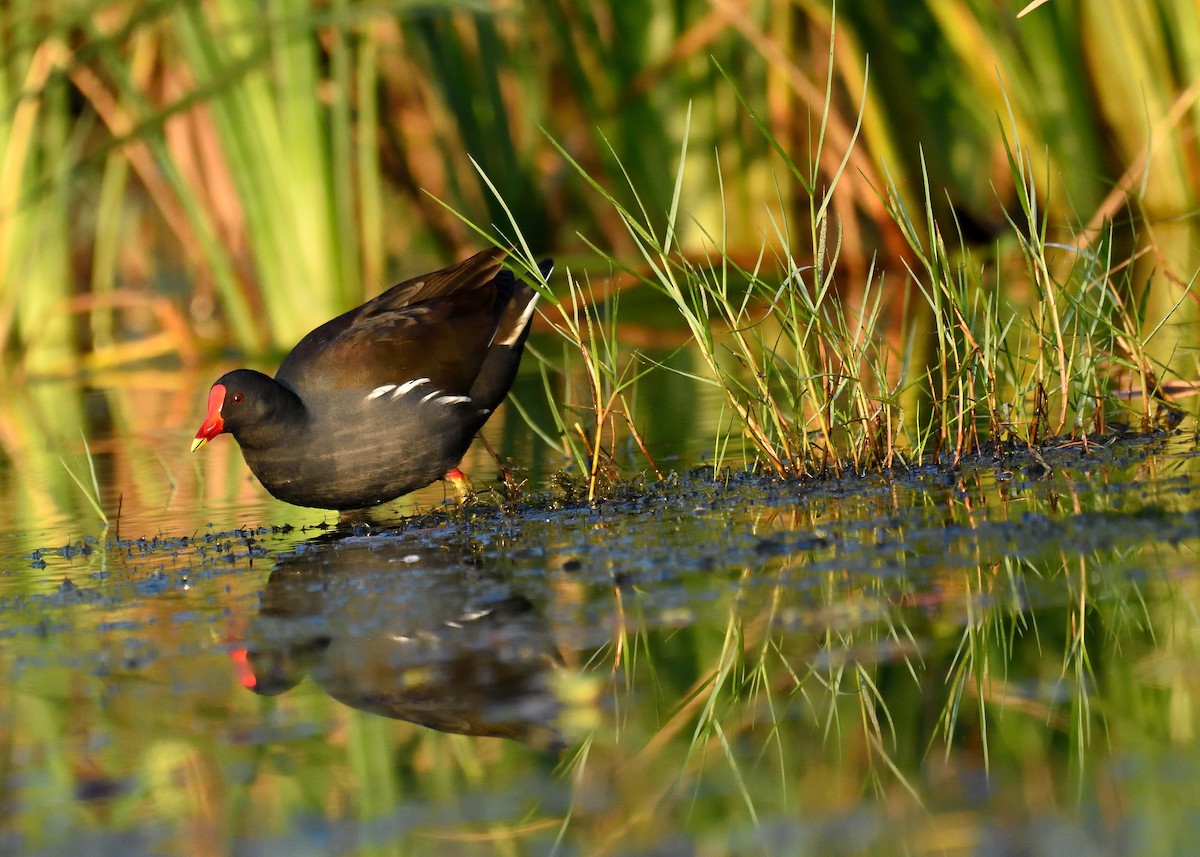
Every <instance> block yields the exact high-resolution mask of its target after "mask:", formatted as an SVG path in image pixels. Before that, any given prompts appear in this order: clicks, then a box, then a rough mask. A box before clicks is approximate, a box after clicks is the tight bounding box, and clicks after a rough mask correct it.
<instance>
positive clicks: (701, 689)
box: [0, 376, 1200, 855]
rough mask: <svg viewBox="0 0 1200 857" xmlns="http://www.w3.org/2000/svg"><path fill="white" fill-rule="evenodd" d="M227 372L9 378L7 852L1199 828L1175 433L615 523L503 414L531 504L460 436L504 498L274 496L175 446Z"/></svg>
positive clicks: (416, 850)
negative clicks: (208, 381)
mask: <svg viewBox="0 0 1200 857" xmlns="http://www.w3.org/2000/svg"><path fill="white" fill-rule="evenodd" d="M201 388H202V385H201V383H200V382H199V381H193V380H191V379H182V380H180V379H169V378H162V379H157V378H156V377H154V376H147V377H142V378H138V379H136V380H133V381H127V382H125V383H123V384H121V385H114V386H111V387H108V388H106V389H105V390H104V391H102V392H99V393H97V392H96V391H92V392H90V393H89V392H86V391H85V392H80V391H78V390H76V389H75V388H73V387H71V386H70V385H65V384H64V385H43V386H40V387H37V388H36V389H35V388H32V387H31V388H30V389H28V390H26V391H25V392H16V391H14V390H13V389H8V390H6V391H5V393H4V394H3V395H5V396H8V397H13V396H23V397H24V398H23V399H21V400H20V401H15V402H14V401H12V400H11V398H10V400H9V401H8V402H6V403H4V404H5V405H6V407H5V408H4V409H3V410H0V412H2V413H4V414H5V415H6V416H5V417H4V418H3V419H4V420H5V422H4V423H3V425H2V426H0V428H3V430H4V432H5V434H4V437H5V439H6V446H5V451H6V454H7V457H6V459H5V460H4V461H3V463H2V464H0V488H2V490H3V497H4V503H5V505H4V509H3V516H4V517H3V520H2V522H0V668H2V669H3V675H4V681H3V684H2V685H0V687H2V690H0V717H2V718H3V721H2V726H0V765H2V766H3V770H2V771H0V789H2V791H0V807H2V809H3V812H2V816H0V853H4V854H10V853H11V854H32V855H58V854H71V855H79V854H98V855H110V854H111V855H139V854H188V855H213V854H246V855H309V854H311V855H360V854H361V855H408V854H418V855H425V854H430V855H443V854H445V855H458V854H480V855H490V854H502V855H509V854H512V855H517V854H520V855H525V854H530V855H540V854H551V853H557V854H564V855H572V854H579V855H599V854H614V855H641V854H656V855H659V854H706V855H709V854H711V855H725V854H730V855H732V854H738V855H741V854H768V855H776V854H796V855H808V854H812V855H826V854H880V855H890V854H989V855H990V854H996V855H1002V854H1068V853H1070V854H1138V855H1157V854H1163V855H1166V854H1185V853H1191V848H1192V845H1193V843H1194V842H1195V841H1196V838H1197V835H1198V834H1200V786H1198V785H1197V784H1200V737H1198V730H1200V682H1198V681H1197V676H1198V675H1200V669H1198V663H1200V662H1198V660H1197V655H1198V654H1200V652H1198V648H1200V611H1198V609H1197V608H1198V607H1200V604H1198V595H1200V587H1198V579H1200V578H1198V574H1197V572H1198V570H1200V561H1198V559H1197V549H1198V548H1200V450H1198V447H1197V443H1196V439H1195V437H1194V436H1193V434H1192V433H1191V429H1190V428H1188V429H1187V430H1186V432H1185V433H1182V434H1177V435H1173V436H1170V437H1166V436H1162V437H1155V438H1151V439H1149V440H1144V439H1143V440H1132V439H1125V440H1120V441H1115V442H1112V443H1110V444H1107V445H1105V444H1098V445H1091V446H1086V447H1085V446H1082V445H1066V446H1064V447H1063V448H1061V449H1053V450H1048V451H1047V452H1046V454H1045V459H1046V461H1047V462H1048V463H1049V464H1050V466H1051V470H1050V472H1048V473H1047V472H1045V470H1044V469H1043V468H1041V467H1040V466H1031V463H1030V462H1029V461H1028V460H1027V459H1026V458H1024V457H1023V456H1021V455H1020V454H1016V455H1012V456H1009V457H994V458H991V457H990V458H985V459H980V460H976V461H972V462H969V463H967V464H966V465H965V466H963V467H961V468H957V469H953V470H949V469H935V468H927V469H921V470H915V471H912V472H908V473H904V474H899V475H897V476H896V477H895V478H892V479H884V478H880V477H863V478H851V479H845V480H840V481H837V482H811V483H788V482H778V481H772V480H767V479H759V478H755V477H751V476H746V475H744V474H742V475H738V474H729V473H723V472H720V471H718V472H716V473H714V472H712V471H711V470H707V471H704V470H702V471H697V472H693V473H690V474H686V475H681V476H672V477H670V478H669V479H668V481H667V483H666V484H656V483H648V484H646V485H644V486H641V487H640V488H638V489H636V490H632V489H631V490H629V491H627V492H622V493H621V494H620V495H619V496H618V497H616V498H613V499H610V500H608V501H606V502H605V503H603V504H600V505H599V506H597V507H595V508H589V507H586V506H584V505H581V504H579V503H577V502H568V501H566V500H565V499H564V495H563V492H562V491H561V490H560V489H556V488H554V487H552V483H551V482H549V481H547V478H546V477H547V475H548V474H549V472H550V471H551V470H552V469H553V467H554V466H556V463H555V462H554V460H553V459H552V457H548V456H547V454H546V452H545V450H542V451H540V452H539V451H538V450H537V449H536V448H535V447H534V446H533V444H532V442H531V441H529V439H528V437H527V434H528V433H527V432H523V431H522V430H521V425H520V421H519V420H518V419H517V418H516V417H515V415H514V414H512V413H511V412H508V413H507V414H502V415H500V416H499V418H498V419H497V420H496V421H494V424H492V425H490V426H489V428H488V431H489V439H490V440H491V441H492V443H493V445H494V446H495V447H497V448H498V450H499V451H500V452H501V455H502V456H505V457H507V456H511V457H513V458H514V459H516V460H518V461H523V462H533V464H532V466H531V469H530V470H529V471H528V472H526V473H525V474H524V475H525V476H526V477H527V478H528V480H529V481H528V482H527V484H526V490H525V494H524V495H523V496H522V497H502V496H501V495H500V494H499V493H495V492H491V491H489V490H488V489H489V488H490V477H491V474H492V473H494V472H495V466H494V465H493V464H491V463H490V462H491V459H490V458H489V457H488V456H487V455H486V453H484V452H483V451H482V450H480V449H474V450H473V451H472V453H471V457H470V459H469V460H468V465H469V466H470V468H471V470H472V472H473V475H474V476H475V478H476V487H477V488H480V489H482V490H481V495H482V499H481V502H480V503H479V504H477V505H475V506H473V507H470V508H468V509H467V510H465V511H456V510H454V509H452V508H451V507H449V506H448V505H446V504H444V503H443V498H444V492H443V491H442V489H441V488H440V487H437V486H435V487H433V488H430V489H427V490H426V491H424V492H421V493H420V494H419V495H417V496H416V497H414V498H410V499H409V500H406V501H404V502H403V503H401V504H398V505H396V506H393V507H391V508H390V509H389V510H387V511H385V512H384V513H382V514H381V515H378V516H376V517H375V519H373V520H372V521H370V522H362V521H360V522H343V523H339V522H338V521H337V520H336V519H334V518H332V517H331V516H329V515H325V514H323V513H321V512H315V511H312V510H297V509H294V508H292V507H288V506H284V505H282V504H279V503H276V502H275V501H273V500H271V499H270V498H269V497H267V496H266V495H265V494H264V493H263V492H262V491H261V489H259V488H258V487H257V486H256V485H255V484H254V483H253V481H252V480H250V479H248V478H247V475H246V472H245V469H244V466H243V465H242V463H241V461H240V457H239V456H238V454H237V451H236V448H235V447H234V445H233V444H232V443H231V442H224V441H228V439H227V438H224V439H219V440H218V441H217V442H216V443H214V444H211V445H210V447H208V448H207V449H206V450H205V451H204V452H203V453H201V454H199V455H197V456H195V457H191V456H188V455H187V453H186V449H187V446H188V442H189V440H190V436H191V434H192V433H193V432H194V429H195V425H193V423H194V422H195V418H196V414H197V411H196V409H197V408H199V404H198V403H197V402H196V401H194V398H195V397H194V395H193V394H194V390H196V389H201ZM518 392H519V390H518ZM97 399H99V401H97ZM80 426H85V427H86V429H87V430H86V435H87V438H88V444H89V448H90V450H91V457H90V458H91V461H90V463H89V457H88V455H87V454H85V453H84V450H83V441H82V439H81V438H80V436H79V433H78V429H79V427H80ZM695 444H696V446H695V447H693V448H690V449H687V450H685V452H684V453H682V456H683V457H682V459H681V461H689V462H694V461H696V460H698V458H699V455H698V454H697V452H696V450H697V449H703V447H704V444H705V440H704V438H703V437H700V438H697V439H696V440H695ZM477 446H478V445H477ZM202 456H203V457H202ZM92 465H94V466H95V468H96V474H97V475H96V482H97V484H98V485H99V487H100V496H99V497H98V498H97V502H98V505H99V506H100V509H101V511H103V512H104V513H105V514H106V516H107V517H108V525H107V527H105V526H104V524H103V523H102V522H101V520H100V517H99V515H98V514H97V512H96V511H95V510H94V509H93V508H92V506H91V504H90V502H89V501H88V500H87V498H86V494H87V492H86V490H85V489H86V488H87V487H88V485H89V484H90V479H91V475H90V473H91V467H92ZM669 466H670V463H669V462H668V467H669ZM76 479H78V480H79V481H80V482H82V483H83V486H82V487H81V486H80V484H78V482H77V481H76ZM118 512H119V514H118Z"/></svg>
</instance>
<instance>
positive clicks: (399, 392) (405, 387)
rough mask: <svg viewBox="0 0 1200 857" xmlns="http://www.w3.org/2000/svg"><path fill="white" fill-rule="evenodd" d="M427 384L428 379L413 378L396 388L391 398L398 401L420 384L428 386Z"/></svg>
mask: <svg viewBox="0 0 1200 857" xmlns="http://www.w3.org/2000/svg"><path fill="white" fill-rule="evenodd" d="M428 383H429V379H428V378H414V379H413V380H411V381H405V382H404V383H403V384H401V385H400V386H399V387H397V388H396V392H394V393H392V398H393V399H398V398H400V397H401V396H403V395H404V394H405V393H408V392H411V391H412V390H413V389H415V388H417V387H420V386H421V385H422V384H428Z"/></svg>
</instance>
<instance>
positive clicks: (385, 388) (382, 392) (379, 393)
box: [366, 384, 396, 402]
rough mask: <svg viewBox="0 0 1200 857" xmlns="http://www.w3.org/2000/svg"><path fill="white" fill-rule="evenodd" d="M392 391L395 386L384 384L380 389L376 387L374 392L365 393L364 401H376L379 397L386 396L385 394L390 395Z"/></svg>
mask: <svg viewBox="0 0 1200 857" xmlns="http://www.w3.org/2000/svg"><path fill="white" fill-rule="evenodd" d="M394 389H396V385H395V384H384V385H383V386H382V387H376V388H375V389H374V390H372V391H371V392H369V393H367V399H366V400H367V401H368V402H369V401H371V400H372V399H378V398H379V397H380V396H383V395H386V394H387V393H390V392H391V391H392V390H394Z"/></svg>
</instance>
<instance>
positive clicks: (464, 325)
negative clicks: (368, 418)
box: [275, 249, 505, 395]
mask: <svg viewBox="0 0 1200 857" xmlns="http://www.w3.org/2000/svg"><path fill="white" fill-rule="evenodd" d="M504 255H505V251H503V250H498V249H491V250H485V251H483V252H482V253H477V254H476V255H474V256H472V257H471V258H469V259H466V260H464V261H463V262H460V263H458V264H457V265H452V266H450V267H448V268H443V269H442V270H440V271H435V272H434V273H432V274H426V275H425V276H422V277H414V278H413V279H411V280H406V281H405V282H403V283H400V284H399V285H396V286H393V287H392V288H390V289H388V290H387V291H386V292H384V293H383V294H381V295H379V296H378V297H376V298H374V299H372V300H370V301H368V302H367V303H365V304H363V305H362V306H360V307H358V308H357V309H353V310H350V311H349V312H347V313H345V314H343V315H340V316H338V317H337V318H335V319H333V320H332V321H328V322H326V323H325V324H323V325H321V326H320V327H318V328H317V329H316V330H314V331H312V332H311V333H309V334H308V335H307V336H305V337H304V339H302V340H301V341H300V343H299V344H298V345H297V346H296V347H295V348H294V349H292V352H291V353H290V354H289V355H288V356H287V357H286V358H285V359H284V361H283V363H282V364H281V365H280V367H279V371H278V372H277V373H276V375H275V377H276V379H277V380H279V381H281V382H283V383H285V384H287V385H288V386H290V387H292V388H293V389H295V390H296V392H298V393H300V394H301V395H305V394H307V393H309V392H317V391H318V390H320V391H324V390H328V389H329V388H340V389H356V390H365V391H367V392H369V391H370V390H372V389H374V388H375V387H378V386H381V385H383V384H401V383H404V382H405V381H409V380H412V379H414V378H418V377H423V378H429V379H430V380H431V382H432V383H433V385H434V386H435V387H437V388H438V389H440V390H443V391H446V392H450V393H465V392H467V390H469V389H470V386H471V382H472V381H473V379H474V378H475V376H476V374H478V371H479V366H480V364H481V363H482V362H483V358H484V356H485V354H486V352H487V347H488V343H489V342H490V340H491V338H492V333H493V331H494V328H495V323H496V322H495V319H496V285H495V278H496V274H497V273H498V272H499V271H500V269H501V261H502V260H503V258H504Z"/></svg>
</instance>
